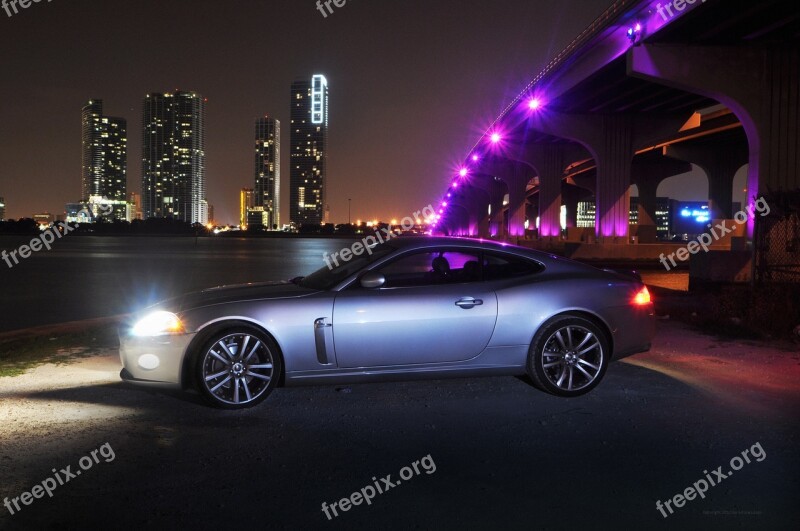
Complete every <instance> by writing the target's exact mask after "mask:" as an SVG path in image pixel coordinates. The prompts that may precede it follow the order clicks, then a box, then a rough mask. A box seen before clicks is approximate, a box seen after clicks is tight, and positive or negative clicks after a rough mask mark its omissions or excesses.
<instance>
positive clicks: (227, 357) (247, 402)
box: [196, 326, 282, 409]
mask: <svg viewBox="0 0 800 531" xmlns="http://www.w3.org/2000/svg"><path fill="white" fill-rule="evenodd" d="M198 355H199V358H198V361H197V366H196V378H197V384H198V388H199V389H200V392H201V393H202V394H203V396H204V397H205V398H206V400H207V401H208V402H209V403H211V405H213V406H216V407H219V408H222V409H243V408H247V407H251V406H254V405H256V404H258V403H259V402H261V401H262V400H264V399H265V398H266V397H267V396H268V395H269V394H270V393H271V392H272V390H273V389H274V388H275V386H276V385H277V382H278V378H279V377H280V374H281V368H282V366H281V358H280V355H279V354H278V347H277V345H276V344H275V341H273V340H272V338H270V337H269V336H267V335H266V334H264V333H263V332H261V331H260V330H257V329H255V328H250V327H244V326H242V327H237V328H234V329H229V330H225V331H222V332H218V333H217V334H215V335H214V336H212V337H211V338H210V339H209V340H208V341H207V342H206V343H205V344H204V345H203V347H202V348H201V350H200V351H199V352H198Z"/></svg>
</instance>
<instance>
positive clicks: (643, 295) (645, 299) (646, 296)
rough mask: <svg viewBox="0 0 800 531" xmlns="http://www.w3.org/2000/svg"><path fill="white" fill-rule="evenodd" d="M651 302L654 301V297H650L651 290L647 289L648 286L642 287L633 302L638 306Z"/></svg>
mask: <svg viewBox="0 0 800 531" xmlns="http://www.w3.org/2000/svg"><path fill="white" fill-rule="evenodd" d="M651 302H653V299H652V298H651V297H650V291H649V290H648V289H647V286H644V287H642V289H641V290H640V291H639V293H637V294H636V296H635V297H634V298H633V303H634V304H635V305H637V306H643V305H645V304H650V303H651Z"/></svg>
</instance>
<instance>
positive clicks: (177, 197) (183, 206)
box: [142, 91, 208, 225]
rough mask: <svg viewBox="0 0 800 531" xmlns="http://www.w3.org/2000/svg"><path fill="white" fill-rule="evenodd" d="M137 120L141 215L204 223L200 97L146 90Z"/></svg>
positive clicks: (193, 94) (203, 151)
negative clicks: (140, 139) (140, 122)
mask: <svg viewBox="0 0 800 531" xmlns="http://www.w3.org/2000/svg"><path fill="white" fill-rule="evenodd" d="M142 124H143V132H142V133H143V134H142V209H143V213H144V217H145V218H167V217H171V218H174V219H177V220H181V221H186V222H189V223H202V224H204V225H205V224H206V223H208V203H207V202H206V174H205V159H206V153H205V100H204V99H203V97H202V96H200V95H199V94H197V93H196V92H183V91H178V92H174V93H166V94H160V93H152V94H148V95H147V97H145V99H144V110H143V112H142Z"/></svg>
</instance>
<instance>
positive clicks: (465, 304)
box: [456, 297, 483, 310]
mask: <svg viewBox="0 0 800 531" xmlns="http://www.w3.org/2000/svg"><path fill="white" fill-rule="evenodd" d="M482 304H483V301H482V300H481V299H473V298H472V297H464V298H463V299H459V300H457V301H456V306H458V307H459V308H464V309H465V310H469V309H470V308H474V307H475V306H481V305H482Z"/></svg>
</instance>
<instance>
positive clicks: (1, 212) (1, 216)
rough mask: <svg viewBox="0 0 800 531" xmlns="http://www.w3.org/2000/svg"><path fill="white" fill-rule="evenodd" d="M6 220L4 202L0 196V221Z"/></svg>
mask: <svg viewBox="0 0 800 531" xmlns="http://www.w3.org/2000/svg"><path fill="white" fill-rule="evenodd" d="M5 220H6V202H5V200H4V199H3V198H2V197H0V221H5Z"/></svg>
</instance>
